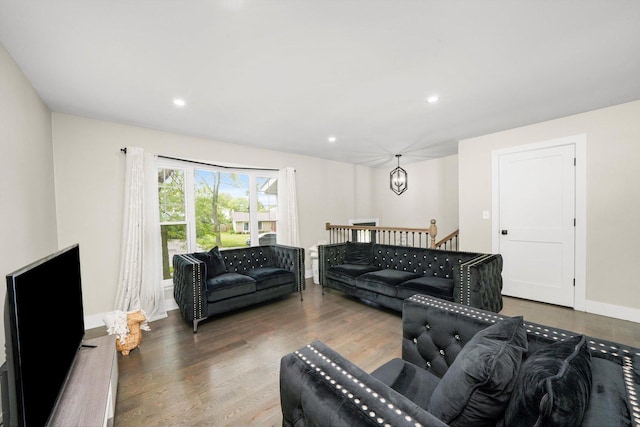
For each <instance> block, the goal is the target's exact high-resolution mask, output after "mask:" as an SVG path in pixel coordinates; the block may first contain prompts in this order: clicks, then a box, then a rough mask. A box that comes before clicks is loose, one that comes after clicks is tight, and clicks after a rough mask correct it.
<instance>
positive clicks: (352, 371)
mask: <svg viewBox="0 0 640 427" xmlns="http://www.w3.org/2000/svg"><path fill="white" fill-rule="evenodd" d="M280 404H281V407H282V416H283V419H282V425H283V426H294V425H295V426H315V425H327V426H329V425H330V426H355V425H357V426H385V425H387V426H412V427H415V426H417V425H422V426H424V427H427V426H445V424H444V423H443V422H442V421H440V420H439V419H437V418H436V417H435V416H433V415H431V414H430V413H428V412H427V411H425V410H424V409H422V408H420V407H419V406H417V405H416V404H415V403H413V402H411V401H410V400H409V399H407V398H406V397H404V396H402V395H401V394H400V393H398V392H396V391H395V390H393V389H392V388H391V387H389V386H387V385H385V384H384V383H382V382H381V381H379V380H377V379H376V378H374V377H372V376H371V375H369V374H367V373H366V372H364V371H363V370H362V369H360V368H358V367H357V366H356V365H354V364H353V363H351V362H350V361H349V360H347V359H345V358H344V357H342V356H341V355H340V354H338V353H336V352H335V351H333V350H332V349H331V348H329V347H327V346H326V345H325V344H324V343H322V342H321V341H314V342H312V343H311V344H309V345H307V346H306V347H303V348H301V349H299V350H298V351H295V352H293V353H290V354H287V355H286V356H284V357H283V358H282V359H281V361H280Z"/></svg>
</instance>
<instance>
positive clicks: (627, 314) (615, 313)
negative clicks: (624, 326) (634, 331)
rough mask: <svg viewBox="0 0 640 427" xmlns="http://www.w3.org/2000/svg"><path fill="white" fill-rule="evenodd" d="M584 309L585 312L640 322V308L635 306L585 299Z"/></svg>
mask: <svg viewBox="0 0 640 427" xmlns="http://www.w3.org/2000/svg"><path fill="white" fill-rule="evenodd" d="M585 311H586V312H587V313H592V314H599V315H601V316H608V317H613V318H614V319H621V320H628V321H630V322H636V323H640V310H639V309H637V308H631V307H623V306H620V305H613V304H607V303H604V302H599V301H589V300H586V301H585Z"/></svg>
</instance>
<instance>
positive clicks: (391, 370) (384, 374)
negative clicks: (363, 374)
mask: <svg viewBox="0 0 640 427" xmlns="http://www.w3.org/2000/svg"><path fill="white" fill-rule="evenodd" d="M371 376H373V377H375V378H377V379H379V380H380V381H382V382H383V383H385V384H386V385H388V386H389V387H391V388H392V389H394V390H395V391H397V392H398V393H400V394H401V395H403V396H404V397H406V398H407V399H409V400H411V401H412V402H413V403H415V404H416V405H418V406H419V407H421V408H422V409H424V410H427V408H428V406H429V400H430V399H431V394H432V393H433V390H435V388H436V386H437V385H438V383H439V382H440V377H438V376H437V375H434V374H433V373H431V372H430V371H427V370H425V369H422V368H420V367H418V366H416V365H414V364H413V363H410V362H407V361H406V360H402V359H400V358H395V359H391V360H390V361H388V362H387V363H385V364H384V365H382V366H380V367H379V368H378V369H376V370H375V371H373V372H372V373H371Z"/></svg>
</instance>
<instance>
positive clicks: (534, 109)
mask: <svg viewBox="0 0 640 427" xmlns="http://www.w3.org/2000/svg"><path fill="white" fill-rule="evenodd" d="M0 40H1V41H2V43H3V44H4V46H5V47H6V48H7V50H8V51H9V52H10V53H11V55H12V56H13V58H14V59H15V61H16V62H17V63H18V65H19V66H20V68H21V69H22V70H23V72H24V73H25V74H26V76H27V78H28V79H29V80H30V81H31V83H32V84H33V86H34V87H35V89H36V90H37V91H38V93H39V94H40V96H41V97H42V99H43V100H44V102H45V103H46V104H47V105H48V106H49V108H50V109H51V110H52V111H55V112H61V113H68V114H74V115H80V116H86V117H91V118H98V119H104V120H110V121H115V122H120V123H127V124H133V125H138V126H144V127H149V128H154V129H160V130H166V131H173V132H178V133H182V134H188V135H195V136H200V137H205V138H208V139H213V140H217V141H225V142H232V143H238V144H246V145H250V146H256V147H266V148H269V149H273V150H279V151H286V152H294V153H299V154H306V155H310V156H316V157H321V158H326V159H333V160H339V161H346V162H351V163H354V164H361V165H367V166H373V167H389V166H392V165H394V164H395V162H396V160H395V158H394V154H396V153H400V154H402V155H403V157H402V163H403V164H406V163H410V162H413V161H419V160H426V159H430V158H437V157H442V156H446V155H450V154H454V153H456V152H457V141H458V140H460V139H464V138H469V137H473V136H478V135H483V134H487V133H491V132H495V131H499V130H504V129H509V128H513V127H518V126H522V125H526V124H530V123H536V122H540V121H544V120H548V119H552V118H556V117H562V116H567V115H571V114H575V113H580V112H584V111H590V110H593V109H597V108H602V107H607V106H610V105H615V104H620V103H624V102H628V101H633V100H638V99H640V1H637V0H527V1H523V0H491V1H490V0H476V1H464V0H439V1H435V0H216V1H214V0H49V1H44V0H42V1H37V0H0ZM432 94H437V95H439V97H440V100H439V101H438V102H437V103H435V104H427V103H425V99H426V97H427V96H429V95H432ZM174 97H182V98H184V99H185V100H186V102H187V105H186V107H184V108H181V109H180V108H176V107H175V106H174V105H173V104H172V100H173V98H174ZM330 135H334V136H335V137H336V138H337V141H336V142H335V143H333V144H332V143H329V142H327V138H328V136H330Z"/></svg>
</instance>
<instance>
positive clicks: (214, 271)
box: [192, 246, 227, 279]
mask: <svg viewBox="0 0 640 427" xmlns="http://www.w3.org/2000/svg"><path fill="white" fill-rule="evenodd" d="M192 255H193V257H194V258H197V259H199V260H200V261H202V262H204V265H205V269H206V276H207V279H210V278H212V277H216V276H218V275H220V274H222V273H226V272H227V269H226V267H225V265H224V260H223V259H222V255H221V254H220V250H219V249H218V247H217V246H216V247H215V248H213V249H211V250H210V251H209V252H195V253H193V254H192Z"/></svg>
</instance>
